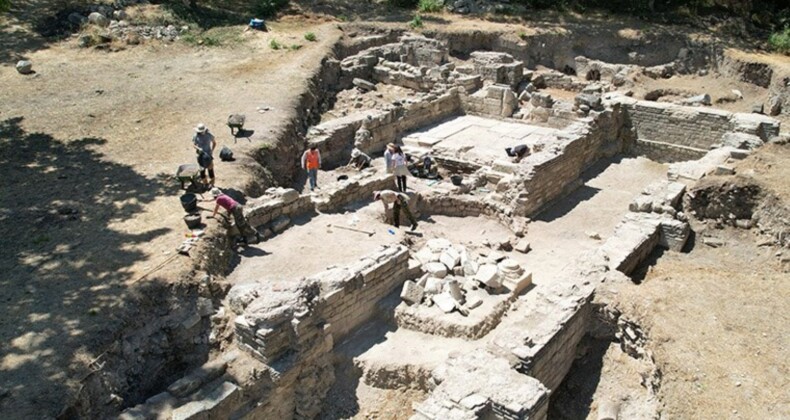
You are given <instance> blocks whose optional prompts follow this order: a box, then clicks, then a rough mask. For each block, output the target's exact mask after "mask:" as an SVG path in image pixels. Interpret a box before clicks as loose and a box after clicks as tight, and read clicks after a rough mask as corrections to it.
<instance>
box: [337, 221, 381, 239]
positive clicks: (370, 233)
mask: <svg viewBox="0 0 790 420" xmlns="http://www.w3.org/2000/svg"><path fill="white" fill-rule="evenodd" d="M329 227H333V228H337V229H345V230H350V231H352V232H359V233H365V234H367V235H368V236H373V235H374V234H375V233H376V232H371V231H367V230H362V229H355V228H352V227H347V226H340V225H332V224H330V225H329Z"/></svg>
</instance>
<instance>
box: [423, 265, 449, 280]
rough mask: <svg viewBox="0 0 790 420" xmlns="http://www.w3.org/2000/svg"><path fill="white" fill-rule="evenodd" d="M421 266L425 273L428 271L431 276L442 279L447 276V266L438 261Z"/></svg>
mask: <svg viewBox="0 0 790 420" xmlns="http://www.w3.org/2000/svg"><path fill="white" fill-rule="evenodd" d="M422 268H423V270H425V272H426V273H430V274H431V276H433V277H436V278H439V279H443V278H445V276H447V267H446V266H445V265H444V264H442V263H440V262H430V263H428V264H425V265H423V266H422Z"/></svg>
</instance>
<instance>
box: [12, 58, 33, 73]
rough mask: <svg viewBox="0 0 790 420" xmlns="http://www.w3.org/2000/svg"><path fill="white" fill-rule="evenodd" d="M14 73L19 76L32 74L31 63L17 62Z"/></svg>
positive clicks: (26, 61)
mask: <svg viewBox="0 0 790 420" xmlns="http://www.w3.org/2000/svg"><path fill="white" fill-rule="evenodd" d="M16 71H18V72H19V74H32V73H33V63H31V62H30V61H28V60H19V61H18V62H17V63H16Z"/></svg>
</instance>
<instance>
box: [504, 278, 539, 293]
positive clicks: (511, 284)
mask: <svg viewBox="0 0 790 420" xmlns="http://www.w3.org/2000/svg"><path fill="white" fill-rule="evenodd" d="M502 284H503V285H504V286H505V287H507V288H508V289H509V290H510V293H512V294H513V295H514V296H515V295H519V294H521V292H523V291H524V289H526V288H527V287H529V286H530V285H531V284H532V273H524V274H522V275H521V276H520V277H519V278H518V279H516V280H513V279H509V278H506V279H505V280H504V281H503V282H502Z"/></svg>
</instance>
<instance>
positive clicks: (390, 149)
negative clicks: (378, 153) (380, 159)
mask: <svg viewBox="0 0 790 420" xmlns="http://www.w3.org/2000/svg"><path fill="white" fill-rule="evenodd" d="M393 153H395V143H387V149H386V150H384V167H385V169H386V170H387V173H388V174H391V173H392V172H393V171H394V170H395V168H394V167H393V166H392V154H393Z"/></svg>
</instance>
